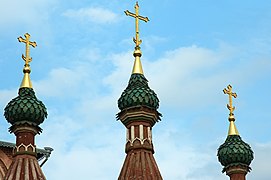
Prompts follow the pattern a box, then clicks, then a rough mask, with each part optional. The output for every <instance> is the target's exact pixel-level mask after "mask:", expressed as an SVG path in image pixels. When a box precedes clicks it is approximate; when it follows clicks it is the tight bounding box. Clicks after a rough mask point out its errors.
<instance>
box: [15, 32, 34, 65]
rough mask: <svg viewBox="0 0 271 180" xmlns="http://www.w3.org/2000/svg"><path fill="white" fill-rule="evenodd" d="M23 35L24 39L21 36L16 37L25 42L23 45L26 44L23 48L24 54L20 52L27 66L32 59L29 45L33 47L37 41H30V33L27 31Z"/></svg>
mask: <svg viewBox="0 0 271 180" xmlns="http://www.w3.org/2000/svg"><path fill="white" fill-rule="evenodd" d="M24 37H25V39H24V38H22V37H21V36H20V37H18V41H19V42H23V43H25V46H26V48H25V56H24V55H23V54H22V58H23V60H24V61H25V66H29V62H31V61H32V58H31V57H30V46H32V47H33V48H35V47H36V46H37V43H36V42H31V41H30V40H29V39H30V34H28V33H25V34H24ZM29 45H30V46H29Z"/></svg>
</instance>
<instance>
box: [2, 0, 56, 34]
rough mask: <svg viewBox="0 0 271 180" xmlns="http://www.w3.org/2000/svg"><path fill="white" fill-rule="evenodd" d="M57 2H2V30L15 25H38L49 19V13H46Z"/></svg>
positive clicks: (14, 0) (31, 0)
mask: <svg viewBox="0 0 271 180" xmlns="http://www.w3.org/2000/svg"><path fill="white" fill-rule="evenodd" d="M55 2H56V1H52V0H49V1H48V0H40V1H33V0H25V1H20V0H9V1H2V2H1V6H0V17H1V18H0V25H1V29H4V28H11V26H12V27H13V26H14V25H16V26H17V25H20V26H27V25H28V26H29V25H36V26H37V25H38V23H39V22H41V21H42V22H44V21H43V20H44V19H46V18H47V15H48V14H47V13H48V11H44V10H45V9H46V8H48V7H49V6H52V5H53V4H54V3H55Z"/></svg>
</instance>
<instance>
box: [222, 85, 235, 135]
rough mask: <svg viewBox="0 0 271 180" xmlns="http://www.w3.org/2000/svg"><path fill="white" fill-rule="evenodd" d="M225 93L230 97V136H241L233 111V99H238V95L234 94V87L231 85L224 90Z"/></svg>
mask: <svg viewBox="0 0 271 180" xmlns="http://www.w3.org/2000/svg"><path fill="white" fill-rule="evenodd" d="M223 92H224V94H228V95H229V104H227V108H228V109H229V110H230V114H229V121H230V126H229V132H228V136H231V135H239V132H238V130H237V128H236V126H235V123H234V121H235V118H234V114H233V111H234V110H235V107H234V106H233V105H232V97H234V98H237V94H236V93H234V92H232V86H231V85H230V84H229V85H228V86H227V88H224V89H223Z"/></svg>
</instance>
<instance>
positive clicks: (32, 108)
mask: <svg viewBox="0 0 271 180" xmlns="http://www.w3.org/2000/svg"><path fill="white" fill-rule="evenodd" d="M18 94H19V96H17V97H16V98H14V99H12V100H11V101H10V102H9V103H8V104H7V106H6V107H5V113H4V116H5V118H6V119H7V121H8V122H9V123H11V124H12V125H15V124H22V123H29V124H31V125H35V126H37V125H39V124H41V123H42V122H43V121H44V119H45V118H46V117H47V110H46V107H45V105H44V104H43V103H42V102H41V101H40V100H38V99H37V98H36V96H35V92H34V90H33V89H32V88H27V87H22V88H20V89H19V93H18Z"/></svg>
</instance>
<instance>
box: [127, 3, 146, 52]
mask: <svg viewBox="0 0 271 180" xmlns="http://www.w3.org/2000/svg"><path fill="white" fill-rule="evenodd" d="M124 12H125V14H126V15H127V16H131V17H134V18H135V30H136V36H135V38H133V40H134V43H135V44H136V47H139V45H140V44H141V42H142V40H140V38H139V20H142V21H145V22H148V21H149V18H148V17H143V16H140V15H139V5H138V2H136V5H135V13H131V12H130V11H128V10H126V11H124Z"/></svg>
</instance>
